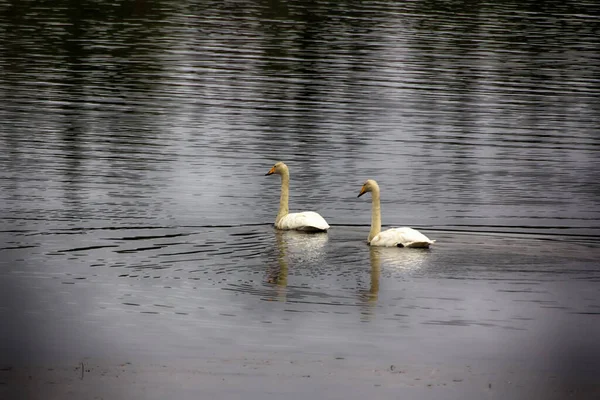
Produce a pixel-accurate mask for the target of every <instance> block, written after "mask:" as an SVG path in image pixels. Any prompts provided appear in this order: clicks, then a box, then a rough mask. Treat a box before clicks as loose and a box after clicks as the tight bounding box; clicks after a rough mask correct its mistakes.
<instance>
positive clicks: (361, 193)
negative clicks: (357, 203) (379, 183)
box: [356, 185, 367, 197]
mask: <svg viewBox="0 0 600 400" xmlns="http://www.w3.org/2000/svg"><path fill="white" fill-rule="evenodd" d="M365 193H367V191H366V190H365V185H363V186H362V187H361V188H360V193H359V194H358V196H356V197H360V196H362V195H363V194H365Z"/></svg>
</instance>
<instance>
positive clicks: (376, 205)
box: [358, 179, 435, 248]
mask: <svg viewBox="0 0 600 400" xmlns="http://www.w3.org/2000/svg"><path fill="white" fill-rule="evenodd" d="M367 192H371V197H372V206H371V231H370V232H369V237H368V239H367V242H368V243H369V245H371V246H383V247H422V248H427V247H429V246H430V245H431V244H433V243H435V240H431V239H429V238H428V237H427V236H425V235H423V234H422V233H421V232H419V231H417V230H416V229H413V228H407V227H403V228H392V229H388V230H385V231H383V232H382V231H381V204H380V192H379V185H378V184H377V182H375V181H374V180H372V179H369V180H367V181H366V182H365V183H364V184H363V186H362V188H361V189H360V193H359V194H358V197H360V196H362V195H363V194H365V193H367Z"/></svg>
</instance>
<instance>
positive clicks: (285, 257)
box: [267, 230, 327, 301]
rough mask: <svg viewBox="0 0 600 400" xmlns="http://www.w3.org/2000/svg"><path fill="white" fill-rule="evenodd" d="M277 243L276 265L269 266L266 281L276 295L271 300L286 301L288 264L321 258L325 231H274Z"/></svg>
mask: <svg viewBox="0 0 600 400" xmlns="http://www.w3.org/2000/svg"><path fill="white" fill-rule="evenodd" d="M275 243H276V245H277V266H276V267H273V268H269V270H268V275H267V283H270V284H273V285H274V288H275V292H276V295H275V296H274V299H273V300H278V301H286V299H287V284H288V264H289V263H290V262H291V263H296V264H298V263H300V262H306V261H308V262H311V261H314V260H318V259H320V258H322V255H323V247H324V246H325V243H327V234H326V233H303V232H296V231H280V230H277V231H275Z"/></svg>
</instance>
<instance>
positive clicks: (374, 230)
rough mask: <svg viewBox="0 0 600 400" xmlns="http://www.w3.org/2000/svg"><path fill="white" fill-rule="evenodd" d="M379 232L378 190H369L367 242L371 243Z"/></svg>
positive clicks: (376, 188) (379, 206)
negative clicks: (369, 205) (368, 230)
mask: <svg viewBox="0 0 600 400" xmlns="http://www.w3.org/2000/svg"><path fill="white" fill-rule="evenodd" d="M379 232H381V202H380V200H379V188H378V187H374V188H373V189H372V190H371V231H370V232H369V239H368V241H369V242H371V240H373V238H374V237H375V236H377V235H378V234H379Z"/></svg>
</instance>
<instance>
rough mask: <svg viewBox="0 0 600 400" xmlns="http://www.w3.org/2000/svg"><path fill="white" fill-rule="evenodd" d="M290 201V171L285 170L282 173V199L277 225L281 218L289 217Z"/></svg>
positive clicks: (280, 199)
mask: <svg viewBox="0 0 600 400" xmlns="http://www.w3.org/2000/svg"><path fill="white" fill-rule="evenodd" d="M289 199H290V171H289V170H288V169H287V168H285V169H284V170H283V171H282V172H281V197H280V198H279V212H278V213H277V218H276V219H275V223H277V222H279V221H280V220H281V218H283V217H285V216H286V215H288V213H289V212H290V211H289V208H288V203H289Z"/></svg>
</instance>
